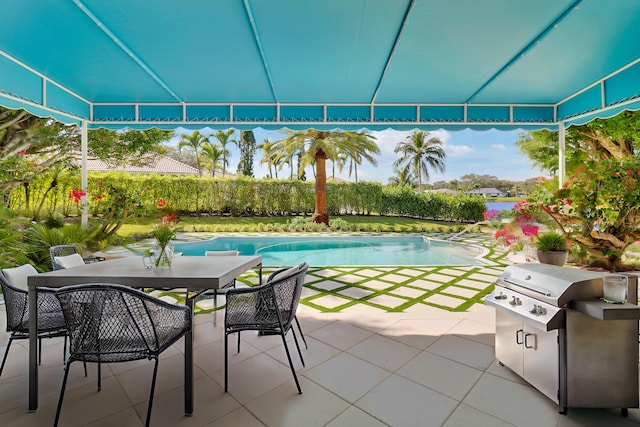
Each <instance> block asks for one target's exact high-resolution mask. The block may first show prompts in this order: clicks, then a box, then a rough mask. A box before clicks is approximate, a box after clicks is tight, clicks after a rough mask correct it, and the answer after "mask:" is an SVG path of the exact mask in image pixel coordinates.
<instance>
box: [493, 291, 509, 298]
mask: <svg viewBox="0 0 640 427" xmlns="http://www.w3.org/2000/svg"><path fill="white" fill-rule="evenodd" d="M495 298H496V299H507V296H506V295H505V294H503V293H502V291H501V292H500V295H496V297H495Z"/></svg>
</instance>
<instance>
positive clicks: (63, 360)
mask: <svg viewBox="0 0 640 427" xmlns="http://www.w3.org/2000/svg"><path fill="white" fill-rule="evenodd" d="M66 363H67V336H66V335H65V336H64V343H63V344H62V366H64V365H65V364H66ZM85 366H86V365H85ZM85 376H86V375H85Z"/></svg>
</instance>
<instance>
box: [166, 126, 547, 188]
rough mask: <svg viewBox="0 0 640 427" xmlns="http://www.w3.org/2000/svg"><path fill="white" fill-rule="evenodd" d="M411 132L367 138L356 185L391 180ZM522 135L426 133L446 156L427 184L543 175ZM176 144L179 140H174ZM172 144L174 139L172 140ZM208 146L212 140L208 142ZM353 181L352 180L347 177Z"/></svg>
mask: <svg viewBox="0 0 640 427" xmlns="http://www.w3.org/2000/svg"><path fill="white" fill-rule="evenodd" d="M177 132H182V133H191V132H192V131H190V130H186V129H178V130H177ZM200 133H202V134H204V135H209V134H211V133H214V131H213V130H211V129H209V128H205V129H203V130H201V131H200ZM411 133H412V131H396V130H392V129H387V130H383V131H372V132H371V134H372V135H373V136H375V137H376V142H377V144H378V147H380V155H379V156H378V157H377V161H378V164H377V166H372V165H371V164H369V163H367V162H363V163H362V165H360V166H359V167H358V180H360V181H378V182H381V183H383V184H386V183H387V182H388V180H389V178H390V177H392V176H394V175H395V174H394V170H393V162H394V161H395V160H396V159H397V158H398V155H397V154H395V153H394V152H393V150H394V148H395V146H396V144H397V143H399V142H402V141H404V140H405V139H406V137H407V136H408V135H410V134H411ZM521 133H523V131H522V130H515V131H498V130H493V129H492V130H487V131H474V130H468V129H467V130H461V131H445V130H437V131H430V136H432V137H438V138H440V140H442V141H443V142H444V149H445V152H446V154H447V157H446V159H445V167H446V169H445V171H444V173H437V172H435V171H433V170H430V171H429V176H430V179H429V183H434V182H437V181H446V182H448V181H451V180H454V179H460V178H461V177H462V176H463V175H466V174H476V175H492V176H495V177H497V178H498V179H501V180H509V181H524V180H526V179H529V178H535V177H538V176H542V175H546V173H545V172H543V171H541V170H540V169H537V168H534V167H533V166H532V165H531V162H530V161H529V159H528V158H527V157H526V156H525V155H523V154H520V153H518V147H517V146H516V145H515V144H514V143H515V141H517V140H518V139H519V138H518V135H519V134H521ZM254 135H255V138H256V144H261V143H263V142H264V140H265V139H267V138H268V139H269V140H272V141H273V140H278V139H281V138H283V137H284V136H285V135H283V134H282V133H279V132H278V131H270V130H265V129H262V128H256V129H254ZM177 140H179V138H178V139H177ZM174 141H175V139H174ZM211 141H212V142H214V141H215V139H213V138H212V140H211ZM227 147H228V149H229V151H230V152H231V158H230V159H229V167H228V170H230V171H235V170H236V168H237V165H238V162H239V160H240V154H239V150H238V147H237V146H236V145H235V144H228V145H227ZM255 159H256V161H255V162H254V176H255V177H256V178H263V177H267V176H268V175H269V171H268V168H267V166H266V165H262V164H260V162H259V161H260V159H261V154H260V152H259V151H258V152H256V157H255ZM289 173H290V171H289V169H288V166H285V167H284V169H283V170H282V171H280V172H279V173H278V176H279V177H285V176H288V175H289ZM306 174H307V177H308V178H309V179H312V177H313V172H312V171H311V169H308V170H307V171H306ZM331 175H332V167H331V162H327V176H328V177H329V176H331ZM336 177H339V178H342V179H344V180H349V170H348V166H347V167H345V169H344V170H343V171H342V173H339V172H338V170H337V169H336ZM351 180H354V177H353V176H352V177H351Z"/></svg>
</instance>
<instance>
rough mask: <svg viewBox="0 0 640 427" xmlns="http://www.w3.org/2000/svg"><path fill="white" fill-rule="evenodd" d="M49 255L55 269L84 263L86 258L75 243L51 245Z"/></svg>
mask: <svg viewBox="0 0 640 427" xmlns="http://www.w3.org/2000/svg"><path fill="white" fill-rule="evenodd" d="M49 255H51V265H52V267H53V269H54V270H62V269H64V268H70V267H76V266H78V265H82V264H84V259H82V255H81V254H80V252H78V248H77V247H76V246H75V245H57V246H51V247H50V248H49Z"/></svg>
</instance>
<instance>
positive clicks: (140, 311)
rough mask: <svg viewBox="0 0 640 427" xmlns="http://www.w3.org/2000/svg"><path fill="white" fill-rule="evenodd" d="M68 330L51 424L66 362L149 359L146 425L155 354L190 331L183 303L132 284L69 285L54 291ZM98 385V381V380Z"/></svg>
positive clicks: (156, 370) (60, 401) (65, 381)
mask: <svg viewBox="0 0 640 427" xmlns="http://www.w3.org/2000/svg"><path fill="white" fill-rule="evenodd" d="M55 295H56V297H57V298H58V299H59V301H60V305H61V306H62V311H63V313H64V319H65V322H66V326H67V331H68V334H69V339H70V345H69V353H70V354H69V359H68V363H67V368H66V370H65V373H64V380H63V382H62V389H61V390H60V399H59V401H58V409H57V411H56V419H55V422H54V425H55V426H57V425H58V420H59V418H60V410H61V408H62V400H63V397H64V391H65V387H66V385H67V377H68V374H69V368H70V367H71V363H72V362H75V361H77V360H81V361H84V362H92V363H98V381H100V372H99V370H100V364H101V363H104V362H107V363H114V362H128V361H133V360H140V359H149V360H151V359H153V360H154V362H155V365H154V369H153V378H152V380H151V392H150V393H149V406H148V407H147V418H146V423H145V425H146V426H148V425H149V421H150V418H151V408H152V405H153V393H154V390H155V386H156V375H157V373H158V356H159V355H160V353H162V352H163V351H164V350H166V349H167V348H169V347H170V346H171V345H172V344H173V343H175V342H176V341H177V340H178V339H180V338H181V337H182V336H183V335H185V334H186V333H187V332H189V331H190V330H191V311H190V310H189V308H188V307H187V306H184V305H177V304H170V303H167V302H165V301H162V300H159V299H157V298H154V297H152V296H149V295H147V294H145V293H144V292H142V291H139V290H137V289H133V288H129V287H126V286H121V285H113V284H106V283H91V284H83V285H73V286H67V287H64V288H60V289H58V290H57V291H56V294H55ZM98 389H100V385H98Z"/></svg>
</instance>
